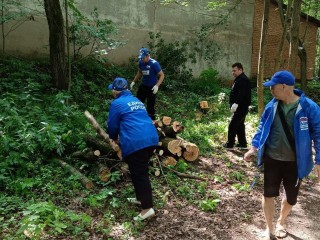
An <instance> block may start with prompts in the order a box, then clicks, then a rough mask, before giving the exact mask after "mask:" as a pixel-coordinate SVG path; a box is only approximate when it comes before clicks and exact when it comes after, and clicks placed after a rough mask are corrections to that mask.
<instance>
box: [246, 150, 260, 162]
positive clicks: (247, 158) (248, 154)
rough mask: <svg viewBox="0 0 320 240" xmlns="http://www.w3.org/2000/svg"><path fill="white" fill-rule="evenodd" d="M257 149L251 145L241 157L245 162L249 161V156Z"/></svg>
mask: <svg viewBox="0 0 320 240" xmlns="http://www.w3.org/2000/svg"><path fill="white" fill-rule="evenodd" d="M257 151H258V149H257V148H255V147H251V148H250V149H249V151H248V152H246V153H245V154H244V156H243V159H244V160H246V161H247V162H250V161H251V156H252V155H254V154H255V153H256V152H257Z"/></svg>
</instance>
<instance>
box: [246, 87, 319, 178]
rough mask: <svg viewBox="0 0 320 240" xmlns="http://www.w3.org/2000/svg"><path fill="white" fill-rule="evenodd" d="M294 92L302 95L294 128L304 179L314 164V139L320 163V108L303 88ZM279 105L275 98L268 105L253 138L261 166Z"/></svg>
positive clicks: (300, 174)
mask: <svg viewBox="0 0 320 240" xmlns="http://www.w3.org/2000/svg"><path fill="white" fill-rule="evenodd" d="M294 93H295V94H296V95H298V96H300V100H299V104H298V107H297V111H296V114H295V117H294V122H293V128H294V138H295V144H296V155H297V165H298V178H300V179H302V178H304V177H306V176H307V175H309V173H310V172H311V170H312V169H313V166H314V162H313V160H312V141H313V142H314V148H315V150H316V156H315V162H316V164H320V108H319V106H318V105H317V104H316V103H315V102H313V101H312V100H311V99H310V98H307V97H306V96H305V95H304V93H303V92H302V91H301V90H298V89H295V90H294ZM277 106H278V100H276V99H275V98H273V99H272V100H271V101H270V102H269V103H268V104H267V105H266V107H265V110H264V112H263V114H262V116H261V120H260V124H259V127H258V129H257V132H256V134H255V136H254V137H253V140H252V146H254V147H256V148H258V166H261V165H262V163H263V158H262V157H263V153H264V145H265V143H266V140H267V138H268V136H269V133H270V129H271V125H272V122H273V119H274V116H275V113H276V110H277Z"/></svg>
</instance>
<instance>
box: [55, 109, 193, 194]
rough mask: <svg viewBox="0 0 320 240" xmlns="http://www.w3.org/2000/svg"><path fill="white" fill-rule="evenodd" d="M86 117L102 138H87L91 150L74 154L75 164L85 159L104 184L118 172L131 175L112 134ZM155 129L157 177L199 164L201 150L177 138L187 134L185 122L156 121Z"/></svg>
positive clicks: (87, 182)
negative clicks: (182, 163) (165, 170)
mask: <svg viewBox="0 0 320 240" xmlns="http://www.w3.org/2000/svg"><path fill="white" fill-rule="evenodd" d="M84 114H85V116H86V117H87V119H88V120H89V122H90V123H91V124H92V126H93V128H94V129H95V130H96V132H97V136H98V138H97V137H93V136H86V137H85V142H86V146H87V148H86V149H85V150H83V151H77V152H74V153H72V154H71V155H70V157H71V158H72V159H75V160H77V159H81V160H83V161H85V162H87V163H88V164H89V165H91V166H92V169H95V171H96V174H97V176H98V178H99V179H100V181H103V182H107V181H109V179H110V177H111V173H112V171H113V170H114V169H116V170H118V171H120V172H121V173H122V175H123V176H125V175H127V174H128V173H129V170H128V166H127V164H126V163H124V162H123V161H121V158H122V156H121V149H120V147H119V145H118V144H117V143H116V142H114V141H113V140H112V139H110V138H109V136H108V134H107V133H106V132H105V131H104V130H103V129H102V128H101V127H100V125H99V124H98V122H97V121H96V119H95V118H94V117H93V116H92V115H91V114H90V113H89V112H88V111H85V113H84ZM154 125H155V127H156V128H157V131H158V135H159V148H157V149H156V150H155V152H154V156H156V157H157V159H158V160H160V161H157V162H155V161H154V162H153V163H152V165H153V172H154V175H155V176H159V175H161V171H160V168H161V166H163V167H168V166H175V165H176V164H177V162H178V160H179V159H181V158H183V159H184V160H186V161H195V160H197V159H198V156H199V148H198V146H197V145H196V144H194V143H190V142H188V141H186V140H184V139H182V138H180V137H178V136H177V134H179V133H181V132H183V130H184V126H183V125H182V124H181V122H178V121H172V119H171V118H170V117H167V116H164V117H162V118H161V119H159V120H156V121H154ZM153 159H154V158H153ZM56 162H57V163H58V164H59V165H60V166H62V167H63V168H64V169H66V170H68V171H69V172H70V173H71V174H75V175H77V176H78V177H79V180H80V181H81V183H82V184H83V185H84V187H85V188H87V189H93V188H94V184H93V183H92V181H90V180H89V179H88V178H87V177H86V176H84V175H83V173H81V170H78V169H75V168H74V167H72V166H71V165H70V164H68V163H66V162H64V161H62V160H56ZM159 163H160V165H159ZM177 175H178V174H177ZM178 176H182V175H178Z"/></svg>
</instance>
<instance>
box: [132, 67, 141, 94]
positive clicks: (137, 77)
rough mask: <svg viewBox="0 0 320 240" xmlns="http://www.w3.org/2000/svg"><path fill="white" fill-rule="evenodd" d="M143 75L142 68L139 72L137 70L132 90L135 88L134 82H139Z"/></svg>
mask: <svg viewBox="0 0 320 240" xmlns="http://www.w3.org/2000/svg"><path fill="white" fill-rule="evenodd" d="M141 77H142V72H141V70H140V69H139V70H138V72H137V74H136V76H134V79H133V81H132V82H131V83H130V89H131V90H132V89H133V86H134V84H135V83H136V82H138V81H139V79H140V78H141Z"/></svg>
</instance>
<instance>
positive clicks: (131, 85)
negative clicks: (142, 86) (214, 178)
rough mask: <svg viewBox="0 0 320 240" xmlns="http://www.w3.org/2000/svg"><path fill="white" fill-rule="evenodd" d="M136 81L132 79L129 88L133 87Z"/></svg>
mask: <svg viewBox="0 0 320 240" xmlns="http://www.w3.org/2000/svg"><path fill="white" fill-rule="evenodd" d="M135 84H136V83H135V82H134V81H132V83H130V90H132V89H133V86H134V85H135Z"/></svg>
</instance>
